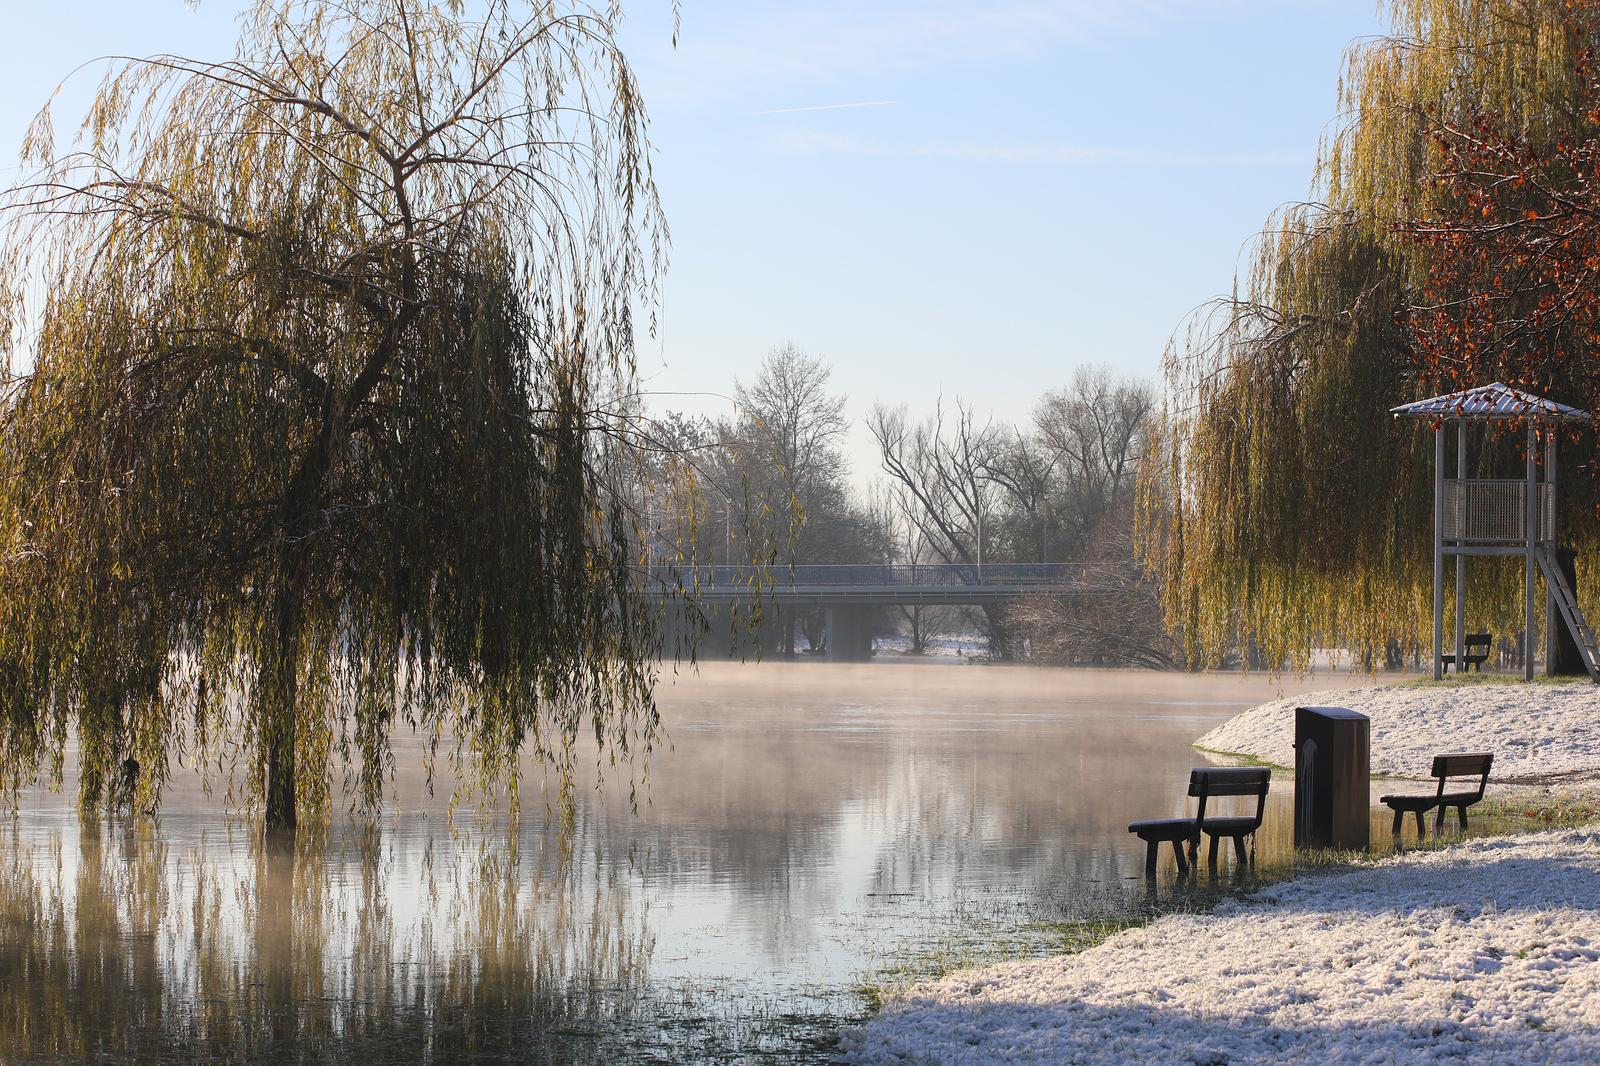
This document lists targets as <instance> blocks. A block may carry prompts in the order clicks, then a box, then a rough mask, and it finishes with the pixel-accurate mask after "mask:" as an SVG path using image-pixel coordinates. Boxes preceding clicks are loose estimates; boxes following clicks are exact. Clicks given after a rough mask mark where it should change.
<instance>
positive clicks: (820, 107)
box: [756, 100, 900, 115]
mask: <svg viewBox="0 0 1600 1066" xmlns="http://www.w3.org/2000/svg"><path fill="white" fill-rule="evenodd" d="M899 102H900V101H899V100H863V101H862V102H860V103H858V104H813V105H812V106H810V107H775V108H773V109H772V110H770V111H757V112H756V114H758V115H792V114H794V113H795V112H796V111H842V110H844V109H845V108H847V107H890V106H892V105H894V104H898V103H899Z"/></svg>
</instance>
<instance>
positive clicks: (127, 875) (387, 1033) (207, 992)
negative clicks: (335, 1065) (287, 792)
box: [0, 823, 651, 1062]
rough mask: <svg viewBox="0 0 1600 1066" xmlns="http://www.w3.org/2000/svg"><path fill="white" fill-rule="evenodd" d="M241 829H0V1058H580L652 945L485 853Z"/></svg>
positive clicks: (595, 1056) (611, 1021)
mask: <svg viewBox="0 0 1600 1066" xmlns="http://www.w3.org/2000/svg"><path fill="white" fill-rule="evenodd" d="M251 836H253V834H243V833H241V834H240V835H239V837H238V839H237V840H226V841H215V840H205V841H202V842H201V843H200V844H199V845H198V846H194V847H180V846H175V845H171V844H168V843H165V842H163V841H162V839H161V838H160V836H159V835H157V834H155V833H152V832H150V831H149V830H146V829H142V828H129V827H126V826H122V825H110V824H104V825H96V824H92V823H84V824H83V825H82V826H81V827H70V826H68V827H58V828H54V829H51V830H48V831H46V832H44V833H37V834H30V835H25V834H24V832H23V831H22V830H21V829H19V828H18V827H17V825H16V824H15V823H13V824H12V826H11V827H9V828H8V829H7V830H6V831H5V832H4V834H0V850H3V854H4V858H3V866H0V1048H4V1049H5V1057H6V1058H7V1059H10V1060H13V1061H15V1060H22V1061H61V1062H67V1061H74V1062H75V1061H83V1060H86V1059H91V1058H93V1059H108V1060H112V1061H117V1060H126V1061H138V1062H148V1061H200V1060H205V1061H210V1060H217V1059H224V1060H249V1061H266V1062H290V1061H294V1062H303V1061H330V1060H346V1061H375V1060H396V1059H403V1060H405V1061H421V1060H431V1061H438V1062H449V1061H460V1060H464V1059H474V1060H496V1059H502V1058H504V1059H512V1058H515V1059H518V1060H520V1061H551V1060H554V1061H561V1062H588V1061H604V1060H605V1059H606V1057H607V1056H606V1054H605V1044H606V1040H607V1034H608V1033H614V1032H616V1031H618V1030H620V1029H622V1028H623V1027H625V1025H626V1022H627V1020H628V1016H629V1014H630V1011H631V1010H632V1009H633V1007H634V1005H635V1003H636V1001H637V998H638V993H639V991H640V990H641V988H642V984H643V980H644V975H645V971H646V963H647V961H648V957H649V954H650V947H651V943H650V935H649V932H648V930H647V929H646V928H645V926H644V923H643V922H642V920H640V919H639V918H638V917H637V916H636V914H630V911H629V908H627V906H626V900H625V898H624V889H623V888H621V887H620V886H618V885H616V884H614V883H607V884H591V885H577V884H573V883H571V879H572V877H573V876H574V875H573V874H572V868H571V866H570V865H566V866H563V868H562V869H561V870H560V871H558V872H557V874H556V875H554V877H553V878H552V877H551V876H550V875H549V874H548V873H547V872H545V871H541V870H540V869H538V868H536V867H535V866H534V865H533V864H531V863H525V862H519V861H518V860H517V856H516V853H515V850H514V849H513V848H511V847H509V846H497V845H494V844H486V843H483V842H481V841H478V842H473V843H466V842H460V841H456V840H446V841H444V842H442V843H441V842H439V841H437V840H435V839H433V838H431V837H430V838H424V839H423V840H421V841H419V842H417V846H416V847H414V848H408V847H406V846H405V844H404V843H403V842H396V841H395V840H392V839H385V838H383V837H380V836H378V835H377V834H371V835H368V836H366V837H364V838H363V839H360V840H359V841H357V842H355V843H353V844H350V845H347V846H343V847H341V846H340V845H338V844H336V843H330V844H324V845H322V846H321V847H313V848H311V849H306V848H302V849H301V852H300V854H298V855H291V854H286V853H272V852H269V851H266V850H264V849H263V848H262V847H261V846H260V845H259V844H257V843H255V842H254V841H253V840H251V839H250V838H251ZM219 844H220V845H221V846H219Z"/></svg>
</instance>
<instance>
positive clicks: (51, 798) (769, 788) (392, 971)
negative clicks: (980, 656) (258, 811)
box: [0, 662, 1347, 1063]
mask: <svg viewBox="0 0 1600 1066" xmlns="http://www.w3.org/2000/svg"><path fill="white" fill-rule="evenodd" d="M1346 682H1347V678H1346V677H1345V676H1344V675H1338V676H1336V677H1332V678H1330V677H1329V676H1327V675H1324V676H1322V677H1319V678H1311V679H1304V680H1296V679H1292V678H1280V679H1272V678H1267V677H1261V676H1252V677H1240V676H1237V675H1221V676H1218V675H1201V676H1194V675H1183V674H1159V673H1149V672H1121V671H1086V670H1051V669H1034V668H1022V667H1006V666H998V665H971V664H960V665H958V664H955V663H937V662H928V663H909V662H907V663H897V662H885V663H873V664H867V665H861V666H829V665H823V664H814V663H779V664H760V665H755V664H748V665H746V664H734V663H707V664H703V665H702V666H701V667H700V669H699V671H698V673H694V672H689V671H683V672H680V673H679V674H677V675H676V676H674V675H673V674H672V672H671V671H668V673H667V675H666V676H665V677H664V679H663V683H662V687H661V689H660V691H659V699H660V703H661V707H662V712H663V718H664V722H665V725H666V729H667V739H666V742H665V743H664V744H663V745H662V747H661V748H660V749H659V750H657V751H656V752H655V754H654V756H653V757H652V759H651V761H650V764H649V773H648V778H647V780H646V782H645V783H644V785H643V787H642V788H641V790H640V791H639V793H638V802H637V808H636V809H635V806H634V805H633V804H632V803H630V799H629V795H628V788H627V780H626V779H627V775H626V774H625V773H623V774H620V775H619V774H616V773H612V774H609V775H608V778H607V782H606V784H605V785H604V786H603V787H599V788H595V787H593V785H594V781H593V780H592V779H586V780H585V781H583V782H582V787H581V788H580V791H579V796H578V805H577V810H576V817H575V819H574V823H573V825H572V826H571V827H570V829H568V830H566V831H565V832H563V831H562V830H561V829H559V828H558V827H552V826H551V825H549V824H548V823H547V821H546V819H545V818H544V817H543V810H542V807H540V806H539V804H538V801H537V799H535V800H534V801H533V802H532V804H531V805H530V806H532V807H534V808H535V810H534V812H533V813H529V814H525V815H524V816H523V817H522V818H521V819H520V821H516V822H513V821H512V820H510V819H508V818H506V817H504V816H503V815H494V814H490V815H485V814H482V813H481V812H479V811H477V810H475V809H465V810H457V811H456V812H455V813H454V816H453V817H452V816H451V814H450V811H449V809H448V804H447V797H446V796H445V795H444V791H445V790H436V793H435V794H434V795H432V796H430V795H428V793H427V791H426V790H425V789H424V788H422V787H421V782H420V777H419V775H418V773H417V771H416V766H417V764H418V762H419V754H418V751H417V750H416V747H415V745H414V744H412V743H410V742H407V741H404V740H402V741H398V742H397V744H396V761H397V766H398V767H400V772H399V774H398V777H397V782H396V796H395V799H394V801H393V803H392V804H391V806H390V807H389V809H388V810H387V811H386V813H385V815H384V817H383V818H382V819H381V821H380V822H379V824H377V825H365V824H361V823H357V822H354V821H351V820H348V819H343V818H340V819H336V820H335V821H334V823H333V825H332V826H331V827H330V828H329V830H328V832H327V833H326V836H325V838H324V839H322V840H320V841H318V842H315V843H313V844H310V845H307V846H304V847H302V848H301V849H300V853H299V854H298V855H297V856H293V857H286V856H279V855H273V854H269V853H264V852H263V851H262V849H261V848H260V847H259V846H257V845H256V844H255V842H254V838H255V834H254V833H253V832H251V831H250V829H249V827H248V826H246V825H244V824H240V823H237V822H234V821H231V820H230V819H229V818H228V817H226V816H225V815H224V813H223V802H222V798H221V797H220V796H207V795H206V794H204V793H203V792H202V790H201V789H200V788H199V786H198V784H197V783H196V782H195V781H194V780H192V779H191V778H190V777H189V776H188V774H187V772H186V771H183V770H179V771H177V778H176V780H175V782H174V785H173V787H172V789H171V790H170V792H169V794H168V797H167V799H166V801H165V802H164V805H163V807H162V810H161V813H160V817H159V819H158V820H157V821H156V822H154V823H153V824H151V823H149V822H132V823H123V822H120V821H105V820H102V821H99V822H88V823H86V822H83V821H81V820H80V819H79V817H78V816H77V814H76V811H75V810H74V807H73V803H72V798H71V795H70V786H69V793H68V794H66V795H62V794H57V793H51V792H48V791H46V790H43V789H32V790H29V791H27V792H26V793H25V794H24V796H23V798H22V803H21V808H20V810H19V812H18V815H17V817H16V818H15V819H14V820H12V821H11V822H10V823H9V824H0V838H3V844H0V860H3V865H0V990H3V991H0V1057H3V1058H5V1059H6V1060H7V1061H12V1060H19V1061H20V1060H27V1061H36V1060H37V1061H51V1060H57V1061H80V1060H82V1059H85V1058H103V1059H106V1060H108V1061H130V1062H131V1061H140V1062H143V1061H173V1062H186V1061H199V1060H210V1059H214V1058H225V1059H234V1060H239V1059H249V1060H252V1061H341V1060H342V1061H378V1060H393V1061H407V1062H412V1061H421V1060H427V1061H437V1062H450V1061H463V1060H471V1061H501V1060H515V1061H535V1062H538V1061H548V1062H557V1063H569V1062H571V1063H584V1062H611V1061H618V1060H623V1059H627V1060H631V1061H662V1062H676V1061H739V1062H743V1061H763V1060H765V1061H774V1062H788V1061H794V1060H796V1059H801V1058H806V1057H811V1058H814V1059H817V1060H825V1059H826V1055H827V1048H828V1045H829V1040H830V1038H831V1036H832V1034H833V1033H834V1032H835V1031H836V1030H837V1028H838V1026H839V1025H840V1024H841V1023H842V1022H848V1021H849V1020H851V1019H855V1018H859V1017H860V1016H861V1015H862V1014H863V1012H864V1011H865V1010H866V1009H867V1004H868V995H869V994H870V993H869V991H868V990H869V989H870V988H871V987H872V986H874V985H876V984H880V983H888V984H893V983H894V982H896V981H902V982H903V981H904V980H909V979H910V978H911V977H914V976H915V975H917V974H919V973H932V972H937V971H938V970H940V969H941V968H944V967H946V966H949V965H955V964H959V963H962V962H967V961H985V960H987V959H990V958H999V957H1005V956H1007V955H1025V954H1030V953H1038V952H1040V951H1045V950H1053V947H1052V945H1056V944H1058V943H1059V941H1060V938H1061V937H1062V936H1063V935H1065V933H1064V931H1066V933H1070V931H1071V929H1073V928H1074V927H1075V924H1076V923H1090V924H1091V925H1092V923H1095V922H1098V921H1102V920H1104V921H1116V920H1119V918H1120V917H1122V916H1126V915H1128V914H1130V913H1134V912H1135V911H1136V909H1137V908H1138V906H1139V905H1140V901H1141V900H1143V899H1144V898H1145V893H1146V891H1147V889H1146V886H1145V884H1144V881H1143V878H1142V865H1143V845H1142V844H1140V842H1139V841H1137V840H1135V839H1133V838H1131V837H1130V836H1129V835H1128V833H1127V832H1126V824H1127V822H1128V821H1129V820H1131V819H1134V818H1141V817H1154V816H1161V815H1165V814H1169V813H1176V812H1177V811H1178V810H1179V809H1180V808H1181V807H1182V805H1183V803H1184V797H1183V792H1184V787H1185V785H1186V783H1187V770H1188V768H1189V767H1190V766H1192V765H1196V764H1199V763H1203V762H1205V761H1206V760H1205V758H1204V757H1203V756H1201V755H1200V754H1199V753H1197V752H1195V751H1194V750H1193V749H1192V748H1191V747H1190V746H1189V745H1190V742H1191V741H1192V740H1193V739H1194V738H1195V737H1197V736H1199V735H1200V734H1201V733H1203V732H1204V731H1206V730H1207V729H1208V728H1210V727H1211V726H1212V725H1214V724H1216V723H1218V722H1220V721H1222V720H1224V719H1226V718H1227V717H1229V716H1230V715H1232V714H1234V713H1235V712H1237V711H1238V710H1240V709H1243V708H1245V707H1249V706H1252V705H1254V704H1256V703H1259V702H1261V701H1263V700H1266V699H1270V698H1273V697H1275V696H1277V695H1279V694H1289V693H1293V692H1297V691H1305V690H1308V689H1313V688H1325V687H1329V686H1330V685H1331V684H1341V683H1346ZM537 784H538V782H537V774H536V771H535V770H532V769H530V779H529V782H528V786H527V787H528V788H529V790H530V791H532V792H534V793H535V794H536V792H537ZM1286 821H1287V819H1286V814H1285V808H1284V803H1283V801H1282V797H1275V802H1274V804H1273V807H1272V814H1271V820H1270V822H1269V828H1273V827H1276V828H1275V829H1274V831H1273V832H1272V833H1269V834H1267V836H1268V837H1269V838H1270V839H1272V840H1281V839H1282V837H1283V831H1282V826H1283V825H1284V824H1285V823H1286ZM1168 861H1170V860H1168ZM1161 891H1163V892H1170V891H1171V888H1170V887H1169V886H1167V885H1166V884H1165V883H1163V886H1162V888H1161Z"/></svg>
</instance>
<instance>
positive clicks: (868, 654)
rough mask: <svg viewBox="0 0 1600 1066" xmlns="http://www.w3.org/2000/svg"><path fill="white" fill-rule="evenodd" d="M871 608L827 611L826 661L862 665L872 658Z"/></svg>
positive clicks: (846, 608) (847, 608) (840, 607)
mask: <svg viewBox="0 0 1600 1066" xmlns="http://www.w3.org/2000/svg"><path fill="white" fill-rule="evenodd" d="M872 614H873V612H872V608H871V607H845V606H835V607H829V608H828V609H827V622H826V624H827V627H828V661H829V662H831V663H864V662H868V661H869V660H871V658H872Z"/></svg>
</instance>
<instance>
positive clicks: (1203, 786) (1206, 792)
mask: <svg viewBox="0 0 1600 1066" xmlns="http://www.w3.org/2000/svg"><path fill="white" fill-rule="evenodd" d="M1271 784H1272V771H1271V770H1268V769H1267V768H1266V767H1264V766H1208V767H1202V768H1200V769H1196V770H1191V771H1189V795H1191V796H1194V797H1195V798H1197V799H1198V800H1199V801H1200V807H1199V810H1197V811H1196V812H1195V821H1196V822H1198V823H1199V827H1200V833H1206V834H1209V835H1210V837H1211V850H1210V853H1209V856H1208V858H1207V864H1208V865H1209V866H1210V867H1211V869H1212V870H1215V869H1216V868H1217V843H1218V842H1219V841H1220V840H1221V839H1222V838H1223V837H1229V838H1231V839H1232V840H1233V852H1234V854H1235V855H1236V856H1237V857H1238V859H1239V865H1240V866H1243V865H1244V864H1245V863H1246V862H1248V861H1250V860H1248V859H1246V858H1245V851H1244V838H1245V837H1253V836H1255V833H1256V830H1258V829H1260V828H1261V818H1262V816H1263V815H1264V814H1265V813H1266V810H1267V788H1268V787H1269V786H1270V785H1271ZM1213 796H1254V797H1255V798H1256V812H1255V814H1239V815H1223V816H1220V817H1218V816H1213V817H1210V818H1207V817H1206V801H1207V800H1209V799H1211V798H1212V797H1213ZM1200 833H1196V834H1195V837H1194V843H1195V845H1196V846H1198V845H1199V843H1200ZM1251 843H1252V845H1253V844H1254V841H1252V842H1251ZM1254 850H1255V849H1254V847H1253V846H1252V848H1251V851H1252V853H1253V852H1254ZM1190 857H1191V858H1197V857H1196V856H1195V855H1193V854H1192V853H1191V855H1190ZM1197 861H1198V860H1197Z"/></svg>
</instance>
